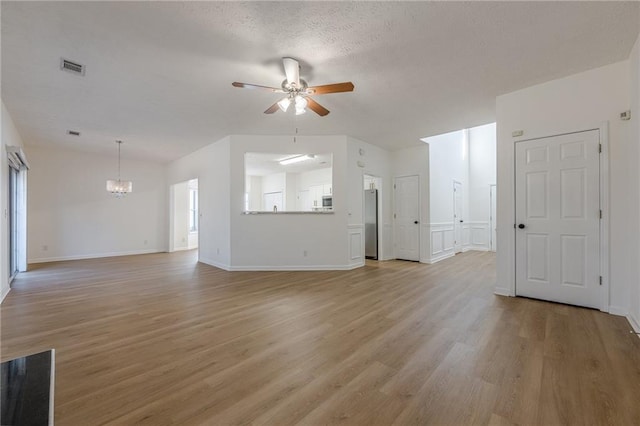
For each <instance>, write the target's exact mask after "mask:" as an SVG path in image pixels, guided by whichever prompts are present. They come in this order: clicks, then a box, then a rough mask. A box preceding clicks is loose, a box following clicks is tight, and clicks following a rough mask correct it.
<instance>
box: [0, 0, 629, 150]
mask: <svg viewBox="0 0 640 426" xmlns="http://www.w3.org/2000/svg"><path fill="white" fill-rule="evenodd" d="M638 7H639V4H638V3H636V2H602V3H600V2H597V3H596V2H567V3H564V2H563V3H560V2H533V3H529V2H495V3H494V2H472V3H464V2H429V3H426V2H410V3H399V2H337V3H333V2H281V3H280V2H277V3H274V2H211V3H206V2H6V1H3V2H2V3H1V8H2V11H1V12H2V15H1V19H2V22H1V25H2V28H1V36H2V40H1V42H2V46H1V47H2V51H1V54H2V76H1V77H2V81H1V83H2V98H3V101H4V102H5V105H6V106H7V109H8V110H9V112H10V113H11V114H12V117H13V119H14V121H15V122H16V125H17V127H18V130H19V131H20V133H21V135H22V137H23V139H24V140H25V142H26V143H27V144H28V145H29V144H32V145H52V144H56V145H64V146H67V147H70V148H74V149H81V150H86V151H91V152H101V153H115V148H114V144H113V141H114V140H115V139H123V140H124V141H125V145H124V146H123V155H127V156H132V157H138V158H149V159H154V160H158V161H169V160H172V159H175V158H178V157H180V156H183V155H185V154H187V153H189V152H192V151H194V150H196V149H198V148H200V147H202V146H204V145H207V144H209V143H212V142H215V141H217V140H219V139H220V138H222V137H224V136H226V135H228V134H286V133H291V132H293V130H294V128H295V127H298V128H299V133H300V134H347V135H350V136H353V137H356V138H359V139H362V140H364V141H367V142H370V143H373V144H376V145H379V146H381V147H384V148H387V149H398V148H401V147H405V146H411V145H417V144H419V143H420V142H419V139H420V138H422V137H426V136H432V135H435V134H439V133H444V132H448V131H451V130H456V129H460V128H465V127H471V126H475V125H479V124H484V123H488V122H491V121H493V120H494V119H495V97H496V96H497V95H500V94H503V93H508V92H511V91H514V90H517V89H520V88H523V87H527V86H530V85H532V84H536V83H540V82H543V81H547V80H550V79H554V78H559V77H562V76H566V75H569V74H573V73H576V72H579V71H583V70H587V69H590V68H595V67H598V66H602V65H605V64H609V63H612V62H616V61H620V60H624V59H626V58H627V57H628V55H629V52H630V50H631V48H632V46H633V43H634V41H635V39H636V37H637V34H638V16H639V13H638ZM283 56H292V57H295V58H297V59H298V60H299V61H300V64H301V66H302V69H301V77H302V78H304V79H306V80H307V81H308V82H309V83H310V85H319V84H327V83H334V82H342V81H352V82H353V83H354V84H355V91H354V92H353V93H343V94H330V95H323V96H318V97H316V100H317V101H319V102H320V103H321V104H322V105H324V106H325V107H327V108H328V109H329V110H331V114H329V115H328V116H327V117H324V118H321V117H319V116H317V115H315V114H313V113H307V114H305V115H303V116H300V117H297V118H294V116H293V115H291V114H289V115H287V114H283V113H280V112H278V113H276V114H274V115H272V116H267V115H265V114H263V113H262V111H264V110H265V109H266V108H267V107H268V106H269V105H271V104H272V103H273V102H275V101H276V100H277V99H278V96H277V95H276V94H273V93H269V92H261V91H256V90H243V89H237V88H233V87H232V86H231V82H233V81H242V82H247V83H256V84H262V85H271V86H279V84H280V83H281V81H282V80H283V78H284V76H283V71H282V64H281V59H280V58H281V57H283ZM60 57H65V58H67V59H70V60H73V61H77V62H80V63H82V64H84V65H86V75H85V76H84V77H78V76H75V75H72V74H70V73H67V72H62V71H60V69H59V61H60ZM68 129H73V130H78V131H80V132H82V135H81V136H80V137H72V136H68V135H67V134H66V131H67V130H68Z"/></svg>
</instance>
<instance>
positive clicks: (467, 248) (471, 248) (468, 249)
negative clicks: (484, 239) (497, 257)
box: [462, 246, 491, 251]
mask: <svg viewBox="0 0 640 426" xmlns="http://www.w3.org/2000/svg"><path fill="white" fill-rule="evenodd" d="M462 251H491V250H490V249H489V248H488V247H484V246H482V247H480V246H469V247H466V248H464V249H463V250H462Z"/></svg>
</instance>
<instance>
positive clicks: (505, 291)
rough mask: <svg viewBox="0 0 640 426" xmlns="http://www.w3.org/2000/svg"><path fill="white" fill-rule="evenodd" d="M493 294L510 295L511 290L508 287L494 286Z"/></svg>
mask: <svg viewBox="0 0 640 426" xmlns="http://www.w3.org/2000/svg"><path fill="white" fill-rule="evenodd" d="M493 294H495V295H498V296H509V297H511V291H510V290H509V289H508V288H501V287H496V288H495V289H494V290H493Z"/></svg>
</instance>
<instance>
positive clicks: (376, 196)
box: [362, 174, 382, 260]
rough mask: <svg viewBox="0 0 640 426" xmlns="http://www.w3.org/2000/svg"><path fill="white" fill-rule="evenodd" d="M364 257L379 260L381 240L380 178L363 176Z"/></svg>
mask: <svg viewBox="0 0 640 426" xmlns="http://www.w3.org/2000/svg"><path fill="white" fill-rule="evenodd" d="M363 181H364V198H363V201H364V206H363V208H364V211H363V214H362V217H363V218H364V255H365V258H367V259H373V260H378V259H379V258H380V251H381V250H380V242H381V240H382V238H381V237H382V223H381V222H382V221H381V217H382V213H381V211H380V208H381V206H382V202H381V200H382V198H381V197H382V178H380V177H377V176H373V175H368V174H365V175H364V180H363Z"/></svg>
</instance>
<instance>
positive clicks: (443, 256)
mask: <svg viewBox="0 0 640 426" xmlns="http://www.w3.org/2000/svg"><path fill="white" fill-rule="evenodd" d="M455 255H456V254H455V253H454V252H452V251H450V252H447V253H444V254H441V255H439V256H433V257H431V258H430V259H427V260H425V262H424V263H427V264H429V265H431V264H434V263H436V262H440V261H441V260H445V259H448V258H450V257H453V256H455Z"/></svg>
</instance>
